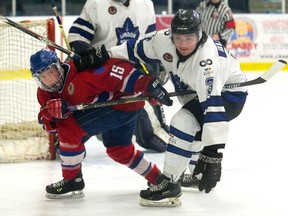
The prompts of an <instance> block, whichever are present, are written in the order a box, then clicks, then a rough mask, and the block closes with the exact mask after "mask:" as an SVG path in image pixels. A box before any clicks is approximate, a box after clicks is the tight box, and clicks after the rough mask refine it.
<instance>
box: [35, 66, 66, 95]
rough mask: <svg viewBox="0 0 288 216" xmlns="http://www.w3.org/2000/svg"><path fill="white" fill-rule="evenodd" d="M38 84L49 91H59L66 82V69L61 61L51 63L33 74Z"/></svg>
mask: <svg viewBox="0 0 288 216" xmlns="http://www.w3.org/2000/svg"><path fill="white" fill-rule="evenodd" d="M33 78H34V79H35V81H36V83H37V85H38V86H39V87H40V88H41V89H43V90H44V91H48V92H57V91H59V90H60V89H61V88H62V86H63V82H64V71H63V68H62V67H61V66H60V63H59V62H56V63H53V64H51V65H49V66H48V67H47V68H44V69H42V70H41V71H39V72H37V73H36V74H34V75H33Z"/></svg>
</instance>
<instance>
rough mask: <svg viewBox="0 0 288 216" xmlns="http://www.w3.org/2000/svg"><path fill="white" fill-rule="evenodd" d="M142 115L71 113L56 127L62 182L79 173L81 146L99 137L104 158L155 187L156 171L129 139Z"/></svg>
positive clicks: (109, 110)
mask: <svg viewBox="0 0 288 216" xmlns="http://www.w3.org/2000/svg"><path fill="white" fill-rule="evenodd" d="M140 112H141V111H140V110H139V111H135V112H122V111H116V110H113V109H112V108H111V107H105V108H99V109H91V110H85V111H81V112H74V113H73V115H71V116H69V117H68V118H67V119H66V120H62V121H60V122H59V124H58V125H57V133H58V137H59V141H60V144H59V155H60V158H61V166H62V173H63V177H64V178H65V179H72V178H74V177H75V176H76V175H77V173H78V172H79V171H80V170H81V164H82V161H83V159H84V157H85V146H84V143H85V141H87V140H88V139H89V138H90V137H91V136H94V135H95V134H98V133H102V137H103V143H104V145H105V147H106V148H107V154H108V155H109V156H110V157H111V158H112V159H113V160H115V161H117V162H118V163H121V164H124V165H126V166H128V167H129V168H130V169H132V170H134V171H135V172H136V173H138V174H140V175H142V176H143V177H145V178H146V179H147V180H148V181H150V182H151V183H155V179H156V178H157V176H158V173H159V169H158V168H157V166H156V165H155V164H153V163H151V162H149V161H147V160H146V159H145V157H144V154H143V153H142V152H141V151H138V150H136V149H135V148H134V145H133V144H132V141H131V140H132V135H133V131H134V127H135V121H136V118H137V116H138V115H139V113H140Z"/></svg>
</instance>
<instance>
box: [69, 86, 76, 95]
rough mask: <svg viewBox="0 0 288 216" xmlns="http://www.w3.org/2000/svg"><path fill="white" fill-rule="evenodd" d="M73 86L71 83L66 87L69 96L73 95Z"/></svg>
mask: <svg viewBox="0 0 288 216" xmlns="http://www.w3.org/2000/svg"><path fill="white" fill-rule="evenodd" d="M74 90H75V89H74V85H73V83H69V85H68V93H69V95H73V94H74Z"/></svg>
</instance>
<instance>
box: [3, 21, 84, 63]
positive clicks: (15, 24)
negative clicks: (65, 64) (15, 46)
mask: <svg viewBox="0 0 288 216" xmlns="http://www.w3.org/2000/svg"><path fill="white" fill-rule="evenodd" d="M0 20H2V21H3V22H5V23H7V24H8V25H11V26H13V27H14V28H17V29H18V30H20V31H22V32H24V33H26V34H29V35H30V36H32V37H34V38H36V39H37V40H39V41H41V42H43V43H45V44H47V45H48V46H51V47H54V48H55V49H57V50H59V51H61V52H63V53H65V54H67V55H68V56H69V57H71V58H74V59H78V58H80V56H79V55H77V54H76V53H74V52H72V51H70V50H68V49H65V48H64V47H61V46H59V45H58V44H56V43H54V42H53V41H50V40H49V39H48V38H45V37H43V36H41V35H39V34H37V33H35V32H33V31H31V30H30V29H28V28H26V27H24V26H23V25H21V24H19V23H16V22H14V21H12V20H10V19H8V18H7V17H4V16H0Z"/></svg>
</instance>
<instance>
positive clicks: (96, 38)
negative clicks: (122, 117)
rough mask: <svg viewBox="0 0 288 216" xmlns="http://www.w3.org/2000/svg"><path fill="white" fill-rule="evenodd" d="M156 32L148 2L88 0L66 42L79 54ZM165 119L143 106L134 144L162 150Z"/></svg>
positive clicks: (160, 110) (159, 109) (161, 113)
mask: <svg viewBox="0 0 288 216" xmlns="http://www.w3.org/2000/svg"><path fill="white" fill-rule="evenodd" d="M155 33H156V18H155V11H154V5H153V2H152V1H151V0H88V1H87V2H86V4H85V5H84V7H83V9H82V12H81V14H80V16H79V17H78V18H77V19H76V20H75V21H74V23H73V25H72V27H71V28H70V30H69V34H68V40H69V42H70V45H71V47H72V49H73V50H74V51H75V52H76V53H80V52H82V51H84V50H86V49H88V48H90V47H91V46H93V47H94V46H101V45H102V44H104V45H105V46H106V48H107V49H108V48H111V47H112V46H115V45H120V44H122V43H123V42H125V41H131V42H132V41H134V40H139V39H142V38H144V37H149V36H152V35H153V34H155ZM156 62H158V61H157V60H155V63H156ZM150 71H151V70H150ZM164 116H165V115H164V110H163V108H162V106H155V107H152V106H151V105H150V104H149V103H146V105H145V109H144V110H143V112H142V113H141V114H140V116H139V118H138V120H137V123H136V128H135V135H136V141H137V143H138V144H139V145H140V146H141V147H143V148H146V149H152V150H155V151H157V152H164V151H165V149H166V145H167V142H168V139H169V134H168V130H169V129H168V126H167V125H166V123H165V117H164Z"/></svg>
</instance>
